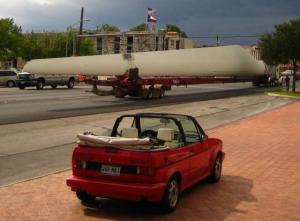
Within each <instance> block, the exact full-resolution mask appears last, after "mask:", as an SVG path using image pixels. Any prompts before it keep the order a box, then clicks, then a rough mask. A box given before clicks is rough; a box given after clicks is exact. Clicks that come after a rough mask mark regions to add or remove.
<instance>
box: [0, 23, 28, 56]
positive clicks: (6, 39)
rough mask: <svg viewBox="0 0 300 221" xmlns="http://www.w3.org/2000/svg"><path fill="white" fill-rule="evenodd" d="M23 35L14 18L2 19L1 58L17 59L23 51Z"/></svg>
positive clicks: (0, 26) (0, 36) (0, 25)
mask: <svg viewBox="0 0 300 221" xmlns="http://www.w3.org/2000/svg"><path fill="white" fill-rule="evenodd" d="M22 46H23V35H22V29H21V27H20V26H17V25H16V24H15V23H14V20H13V19H12V18H4V19H0V60H1V61H8V60H11V59H15V58H17V57H18V56H20V55H21V53H22Z"/></svg>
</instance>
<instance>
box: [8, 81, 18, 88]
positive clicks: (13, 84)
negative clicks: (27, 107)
mask: <svg viewBox="0 0 300 221" xmlns="http://www.w3.org/2000/svg"><path fill="white" fill-rule="evenodd" d="M6 86H7V87H9V88H12V87H15V86H16V83H15V82H14V81H8V82H7V83H6Z"/></svg>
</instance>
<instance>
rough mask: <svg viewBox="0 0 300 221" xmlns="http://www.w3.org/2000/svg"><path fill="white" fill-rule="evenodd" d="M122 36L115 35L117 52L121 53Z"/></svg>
mask: <svg viewBox="0 0 300 221" xmlns="http://www.w3.org/2000/svg"><path fill="white" fill-rule="evenodd" d="M120 40H121V39H120V37H115V54H119V53H120Z"/></svg>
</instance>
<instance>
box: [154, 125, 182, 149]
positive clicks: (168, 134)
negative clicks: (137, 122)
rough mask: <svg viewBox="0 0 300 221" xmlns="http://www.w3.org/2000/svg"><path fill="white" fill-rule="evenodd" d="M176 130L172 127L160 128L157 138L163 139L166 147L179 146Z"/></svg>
mask: <svg viewBox="0 0 300 221" xmlns="http://www.w3.org/2000/svg"><path fill="white" fill-rule="evenodd" d="M174 137H175V131H174V130H173V129H171V128H159V129H158V131H157V139H159V140H163V141H165V142H164V146H165V147H177V146H178V142H177V141H176V140H174Z"/></svg>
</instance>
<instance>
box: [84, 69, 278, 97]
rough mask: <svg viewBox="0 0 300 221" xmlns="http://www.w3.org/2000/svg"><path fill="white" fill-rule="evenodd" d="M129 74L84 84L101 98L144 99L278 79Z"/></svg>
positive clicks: (133, 71) (134, 71)
mask: <svg viewBox="0 0 300 221" xmlns="http://www.w3.org/2000/svg"><path fill="white" fill-rule="evenodd" d="M127 73H128V74H124V75H122V76H116V77H109V78H107V79H105V80H103V79H102V80H99V79H96V77H85V78H84V82H85V83H86V84H89V85H92V86H93V89H92V91H91V92H93V93H94V94H96V95H99V96H106V95H114V96H115V97H118V98H123V97H125V96H131V97H139V98H144V99H152V98H162V97H164V96H165V91H167V90H171V88H172V86H188V85H195V84H211V83H236V82H252V83H253V85H254V86H273V85H275V84H276V79H275V78H274V77H272V76H270V75H260V76H254V77H253V76H252V77H249V76H248V77H241V76H239V77H237V76H232V77H217V76H215V77H178V76H174V77H161V76H154V77H143V78H141V77H139V75H138V69H137V68H134V69H129V71H128V72H127ZM98 86H100V87H101V86H110V87H112V90H111V91H107V90H101V89H98Z"/></svg>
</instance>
